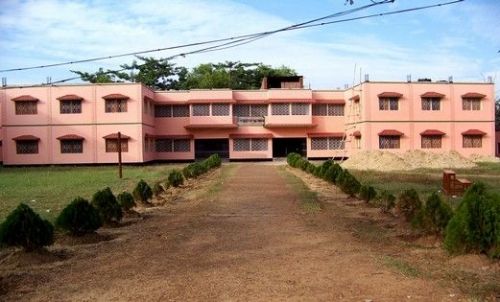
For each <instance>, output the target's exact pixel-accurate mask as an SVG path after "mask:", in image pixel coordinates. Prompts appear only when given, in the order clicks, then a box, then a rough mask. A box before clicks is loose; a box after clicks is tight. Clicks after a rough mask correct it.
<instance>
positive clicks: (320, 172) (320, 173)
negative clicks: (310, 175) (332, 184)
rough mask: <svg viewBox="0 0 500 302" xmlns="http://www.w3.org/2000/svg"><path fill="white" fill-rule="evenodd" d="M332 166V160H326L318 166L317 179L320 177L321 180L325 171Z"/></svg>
mask: <svg viewBox="0 0 500 302" xmlns="http://www.w3.org/2000/svg"><path fill="white" fill-rule="evenodd" d="M332 164H333V161H332V160H326V161H324V162H323V163H322V164H321V166H319V170H318V175H317V176H318V177H321V178H323V176H324V175H325V173H326V171H327V170H328V169H329V168H330V167H331V166H332Z"/></svg>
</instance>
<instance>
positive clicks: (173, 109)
mask: <svg viewBox="0 0 500 302" xmlns="http://www.w3.org/2000/svg"><path fill="white" fill-rule="evenodd" d="M154 111H155V117H189V105H155V109H154Z"/></svg>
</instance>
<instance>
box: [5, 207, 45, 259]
mask: <svg viewBox="0 0 500 302" xmlns="http://www.w3.org/2000/svg"><path fill="white" fill-rule="evenodd" d="M53 242H54V227H53V226H52V224H50V222H48V221H47V220H44V219H42V218H40V216H39V215H38V214H37V213H35V212H34V211H33V210H32V209H31V208H30V207H29V206H27V205H26V204H24V203H21V204H20V205H19V206H18V207H17V208H16V209H14V210H13V211H12V212H11V213H10V214H9V215H8V216H7V218H6V219H5V221H4V222H3V223H2V224H0V246H1V245H4V246H19V247H22V248H24V250H25V251H33V250H35V249H39V248H42V247H44V246H48V245H51V244H52V243H53Z"/></svg>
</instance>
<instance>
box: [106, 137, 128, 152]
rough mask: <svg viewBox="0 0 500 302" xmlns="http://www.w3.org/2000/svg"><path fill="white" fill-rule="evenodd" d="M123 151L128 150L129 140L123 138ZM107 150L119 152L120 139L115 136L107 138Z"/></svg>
mask: <svg viewBox="0 0 500 302" xmlns="http://www.w3.org/2000/svg"><path fill="white" fill-rule="evenodd" d="M121 150H122V152H128V140H126V139H122V140H121ZM106 152H118V140H117V139H113V138H108V139H106Z"/></svg>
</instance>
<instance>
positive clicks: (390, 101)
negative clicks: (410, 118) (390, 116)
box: [378, 98, 399, 111]
mask: <svg viewBox="0 0 500 302" xmlns="http://www.w3.org/2000/svg"><path fill="white" fill-rule="evenodd" d="M378 104H379V105H378V107H379V109H380V110H391V111H395V110H399V101H398V98H380V99H379V100H378Z"/></svg>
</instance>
